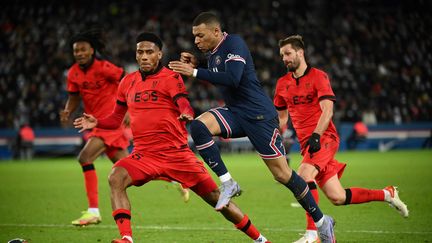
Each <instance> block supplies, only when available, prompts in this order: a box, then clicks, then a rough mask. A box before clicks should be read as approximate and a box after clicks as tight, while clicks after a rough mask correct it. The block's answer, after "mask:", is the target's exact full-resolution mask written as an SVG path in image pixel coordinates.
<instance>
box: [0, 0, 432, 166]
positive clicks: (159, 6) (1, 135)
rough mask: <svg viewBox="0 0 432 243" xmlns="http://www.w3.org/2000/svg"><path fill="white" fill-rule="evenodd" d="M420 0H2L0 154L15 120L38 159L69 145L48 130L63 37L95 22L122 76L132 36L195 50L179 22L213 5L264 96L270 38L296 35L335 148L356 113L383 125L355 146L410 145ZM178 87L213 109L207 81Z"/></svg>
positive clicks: (420, 100)
mask: <svg viewBox="0 0 432 243" xmlns="http://www.w3.org/2000/svg"><path fill="white" fill-rule="evenodd" d="M431 5H432V3H431V2H430V1H401V0H396V1H390V0H387V1H371V0H362V1H360V0H359V1H342V0H335V1H323V0H313V1H294V0H274V1H266V0H258V1H252V2H248V1H232V2H229V3H228V2H226V3H225V2H224V3H223V4H222V3H220V2H213V1H196V0H191V1H169V0H162V1H145V2H136V1H126V0H119V1H114V0H110V1H91V2H86V1H34V2H27V1H13V2H12V1H2V2H1V3H0V7H1V9H2V11H1V13H0V35H1V40H0V55H1V58H0V93H1V97H0V158H10V157H11V156H12V155H13V154H12V152H11V149H12V147H13V146H12V145H13V141H14V138H15V135H16V133H17V130H18V128H19V127H20V125H21V124H23V123H29V124H30V125H31V126H32V127H33V128H34V129H35V132H36V147H35V148H36V155H37V154H38V153H39V154H44V155H47V154H49V153H50V151H53V147H52V146H51V145H56V148H59V149H55V151H56V153H57V154H62V153H63V152H64V153H65V154H70V153H73V152H74V151H75V150H74V148H73V146H79V145H80V143H81V142H80V138H79V136H78V135H77V134H76V132H75V131H73V129H70V128H69V129H67V128H62V129H59V128H60V123H59V115H58V114H59V110H60V109H61V108H62V107H64V103H65V101H66V98H67V94H66V92H65V75H66V72H67V69H68V67H70V65H72V63H73V58H72V54H71V48H70V45H69V44H68V40H69V38H70V37H71V36H72V35H73V34H74V33H77V32H79V31H82V30H84V29H86V28H89V27H100V28H103V29H104V31H105V32H104V33H105V38H106V44H107V48H106V50H107V53H108V55H109V57H108V58H109V59H110V60H112V61H113V62H114V63H116V64H118V65H121V66H123V67H125V68H126V69H127V70H129V71H134V70H136V68H137V67H136V65H135V59H134V40H135V37H136V35H137V33H139V32H141V31H144V30H146V31H153V32H156V33H158V34H159V35H160V36H161V37H162V38H163V40H164V42H165V50H164V51H165V53H166V55H165V58H164V62H165V63H166V62H167V61H168V60H172V59H177V58H178V57H179V53H180V51H182V50H191V51H196V49H195V48H194V45H193V42H192V41H193V37H192V35H191V21H192V19H193V18H194V17H195V16H196V14H197V13H199V12H200V11H202V10H215V11H218V12H219V13H220V14H221V16H222V19H223V20H224V21H225V30H226V31H227V32H229V33H238V34H240V35H242V36H243V37H244V38H245V40H246V41H247V43H248V45H249V47H250V49H251V51H252V54H253V57H254V61H255V65H256V69H257V72H258V75H259V78H260V79H261V81H262V84H263V86H264V88H265V90H266V91H267V93H268V94H269V95H270V96H272V92H273V89H274V86H275V82H276V80H277V78H278V77H280V76H281V75H283V74H284V73H285V72H286V70H285V68H284V67H283V65H282V62H281V60H280V57H279V54H278V47H277V42H278V40H279V39H281V38H284V37H286V36H288V35H291V34H296V33H298V34H301V35H303V36H304V39H305V41H306V44H307V48H308V53H307V56H308V61H309V63H310V64H311V65H313V66H316V67H319V68H321V69H323V70H325V71H326V72H328V73H329V74H330V77H331V80H332V85H333V89H334V91H335V93H336V95H337V102H336V107H335V115H334V120H335V122H336V124H337V125H338V128H339V132H340V133H341V137H342V141H343V143H342V145H341V150H343V149H345V145H344V141H345V139H346V138H347V137H348V136H349V132H350V130H351V125H352V122H354V121H356V120H357V119H362V120H363V121H364V122H365V123H366V124H367V125H368V126H370V127H369V128H370V129H371V130H372V131H374V130H378V131H379V132H382V131H384V134H383V133H378V134H372V135H371V138H373V139H375V142H373V143H372V144H368V143H365V144H363V145H360V148H365V149H368V148H372V149H377V148H378V147H379V144H380V143H381V144H382V143H384V145H385V144H387V143H388V142H390V145H391V146H392V147H410V148H413V147H414V148H420V147H422V145H423V144H424V142H426V139H427V138H428V137H430V134H431V133H430V132H429V130H430V129H431V128H432V125H431V122H432V99H431V94H432V55H431V53H430V50H432V37H431V36H432V35H431V34H430V29H431V28H432V17H431V15H430V12H429V10H430V9H432V6H431ZM186 83H187V85H188V89H189V91H190V98H191V101H192V105H193V107H194V108H195V110H196V112H197V114H200V113H201V112H203V111H205V110H207V109H208V108H210V107H215V106H218V105H221V104H223V101H222V100H221V97H220V95H219V94H218V92H217V90H216V89H215V88H214V87H212V86H210V85H208V84H206V83H203V82H200V81H197V80H187V81H186ZM382 124H385V126H384V127H382V126H380V125H382ZM377 125H378V127H376V126H377ZM413 130H414V132H412V131H413ZM395 131H396V132H395ZM398 131H399V133H398ZM410 131H411V132H410ZM412 139H414V140H412ZM59 145H62V146H63V145H64V146H63V147H59ZM425 146H426V145H425ZM296 149H297V148H296V147H294V150H296Z"/></svg>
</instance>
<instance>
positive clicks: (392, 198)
mask: <svg viewBox="0 0 432 243" xmlns="http://www.w3.org/2000/svg"><path fill="white" fill-rule="evenodd" d="M279 47H280V55H281V57H282V61H283V62H284V64H285V65H286V67H287V68H288V73H287V74H286V75H285V76H283V77H281V78H280V79H279V80H278V82H277V84H276V91H275V96H274V105H275V106H276V108H277V110H278V113H279V120H280V124H286V122H287V119H288V114H289V115H290V117H291V119H292V123H293V126H294V128H295V130H296V132H297V136H298V139H299V142H300V146H301V154H302V156H303V161H302V163H301V165H300V167H299V169H298V172H297V173H298V174H299V175H300V176H301V177H303V179H304V180H305V181H307V182H308V185H309V188H310V190H311V191H312V194H313V196H314V198H315V200H316V202H317V203H318V191H317V187H316V184H315V182H314V181H316V183H317V184H318V186H319V187H320V188H321V189H322V190H323V192H324V194H325V195H326V196H327V198H328V199H329V200H330V201H331V202H332V203H333V204H334V205H348V204H359V203H366V202H371V201H385V202H388V203H389V204H390V205H391V206H393V207H395V208H396V209H397V210H398V211H399V213H400V214H401V215H402V216H404V217H408V209H407V206H406V205H405V204H404V203H403V202H402V201H401V200H400V199H399V196H398V190H397V188H396V187H394V186H388V187H386V188H384V189H382V190H372V189H366V188H356V187H351V188H348V189H344V188H343V187H342V185H341V183H340V181H339V178H340V177H341V176H342V173H343V171H344V169H345V166H346V164H344V163H340V162H338V161H337V160H336V159H335V158H334V157H335V154H336V152H337V150H338V148H339V136H338V134H337V131H336V128H335V126H334V124H333V122H332V115H333V103H334V102H335V100H336V98H335V94H334V93H333V90H332V88H331V85H330V80H329V78H328V76H327V74H326V73H325V72H324V71H322V70H319V69H317V68H313V67H311V66H310V65H309V64H308V63H306V60H305V47H304V42H303V38H302V37H301V36H299V35H294V36H290V37H288V38H286V39H284V40H281V41H279ZM306 229H307V230H306V234H305V235H304V236H303V237H302V238H300V239H299V240H298V241H296V242H303V243H305V242H317V241H318V236H317V231H316V227H315V225H314V223H313V220H312V219H311V217H310V215H309V214H307V228H306Z"/></svg>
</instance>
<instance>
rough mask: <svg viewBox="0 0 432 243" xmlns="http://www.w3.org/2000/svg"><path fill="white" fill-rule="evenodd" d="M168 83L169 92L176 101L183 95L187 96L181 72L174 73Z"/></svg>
mask: <svg viewBox="0 0 432 243" xmlns="http://www.w3.org/2000/svg"><path fill="white" fill-rule="evenodd" d="M167 84H168V85H167V88H168V93H169V95H170V96H171V97H172V98H173V100H174V102H176V99H178V98H179V97H181V96H187V91H186V87H185V85H184V82H183V79H182V77H181V75H180V74H178V73H176V74H174V75H173V76H172V78H170V80H169V82H167Z"/></svg>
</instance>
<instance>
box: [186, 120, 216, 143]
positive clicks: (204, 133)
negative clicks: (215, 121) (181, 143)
mask: <svg viewBox="0 0 432 243" xmlns="http://www.w3.org/2000/svg"><path fill="white" fill-rule="evenodd" d="M190 130H191V136H192V138H193V139H194V140H196V139H199V138H203V137H208V136H210V137H211V134H210V131H209V130H208V128H207V127H206V125H205V124H204V123H203V122H202V121H200V120H193V121H192V122H191V124H190Z"/></svg>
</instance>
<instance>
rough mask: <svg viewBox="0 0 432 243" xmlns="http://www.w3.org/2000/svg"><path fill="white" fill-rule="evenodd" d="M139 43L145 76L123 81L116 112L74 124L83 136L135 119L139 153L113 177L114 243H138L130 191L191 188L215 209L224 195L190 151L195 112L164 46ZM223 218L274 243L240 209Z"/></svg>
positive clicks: (151, 38) (148, 36)
mask: <svg viewBox="0 0 432 243" xmlns="http://www.w3.org/2000/svg"><path fill="white" fill-rule="evenodd" d="M136 43H137V48H136V60H137V62H138V64H139V68H140V70H139V71H136V72H134V73H131V74H128V75H127V76H126V77H125V78H124V79H123V80H122V81H121V83H120V86H119V88H118V92H117V104H116V106H115V109H114V111H113V112H112V113H111V114H110V115H109V116H108V117H105V118H103V119H96V118H95V117H94V116H92V115H89V114H84V116H83V117H81V118H78V119H76V120H75V122H74V125H75V127H76V128H80V129H81V130H80V131H84V130H85V129H91V128H94V127H99V128H105V129H116V128H117V127H118V126H120V124H121V121H122V119H123V117H124V115H125V113H126V112H129V115H130V124H131V129H132V133H133V141H134V145H135V147H134V150H133V152H132V154H131V155H129V156H128V157H126V158H123V159H121V160H119V161H118V162H117V163H116V164H115V165H114V166H113V169H112V171H111V174H110V176H109V184H110V188H111V205H112V209H113V214H112V215H113V217H114V220H115V221H116V223H117V226H118V229H119V231H120V235H121V237H122V238H121V239H116V240H113V241H112V242H114V243H130V242H133V240H132V230H131V226H130V220H131V205H130V202H129V199H128V196H127V193H126V189H127V188H128V187H129V186H132V185H134V186H141V185H143V184H145V183H147V182H149V181H151V180H155V179H159V178H167V179H169V180H173V181H178V182H180V183H181V184H182V185H184V186H185V187H187V188H190V189H191V190H192V191H194V192H195V193H196V194H198V195H199V196H201V197H202V198H203V199H204V201H206V202H207V203H208V204H209V205H211V206H212V207H214V206H215V205H216V203H217V201H218V198H219V193H220V192H219V189H218V188H217V186H216V183H215V182H214V181H213V179H212V178H211V176H210V174H209V173H208V171H207V170H206V168H205V166H204V165H203V163H202V162H201V161H199V160H198V159H197V158H196V157H195V154H194V153H193V152H192V151H191V150H190V148H189V147H188V145H187V131H186V127H185V122H186V121H192V120H193V116H194V114H193V109H192V107H191V106H190V103H189V101H188V99H187V92H186V89H185V86H184V83H183V79H182V78H181V76H180V74H178V73H175V72H173V71H171V70H169V69H167V68H165V67H163V66H162V65H161V63H160V60H161V58H162V51H161V50H162V41H161V40H160V38H159V37H158V36H156V35H155V34H153V33H141V34H140V35H139V36H138V37H137V40H136ZM221 213H222V214H223V216H224V217H225V218H226V219H227V220H229V221H231V222H232V223H234V225H235V226H236V227H237V229H239V230H242V231H243V232H244V233H245V234H247V235H248V236H249V237H250V238H251V239H252V240H254V242H268V241H267V240H266V239H265V237H264V236H263V235H261V234H260V233H259V231H258V230H257V229H256V228H255V226H254V225H253V224H252V223H251V221H250V220H249V218H248V217H247V215H245V214H243V213H242V212H241V211H240V209H239V208H238V207H237V206H236V205H235V204H234V203H232V202H231V203H229V206H228V207H225V208H224V209H223V210H221Z"/></svg>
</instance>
